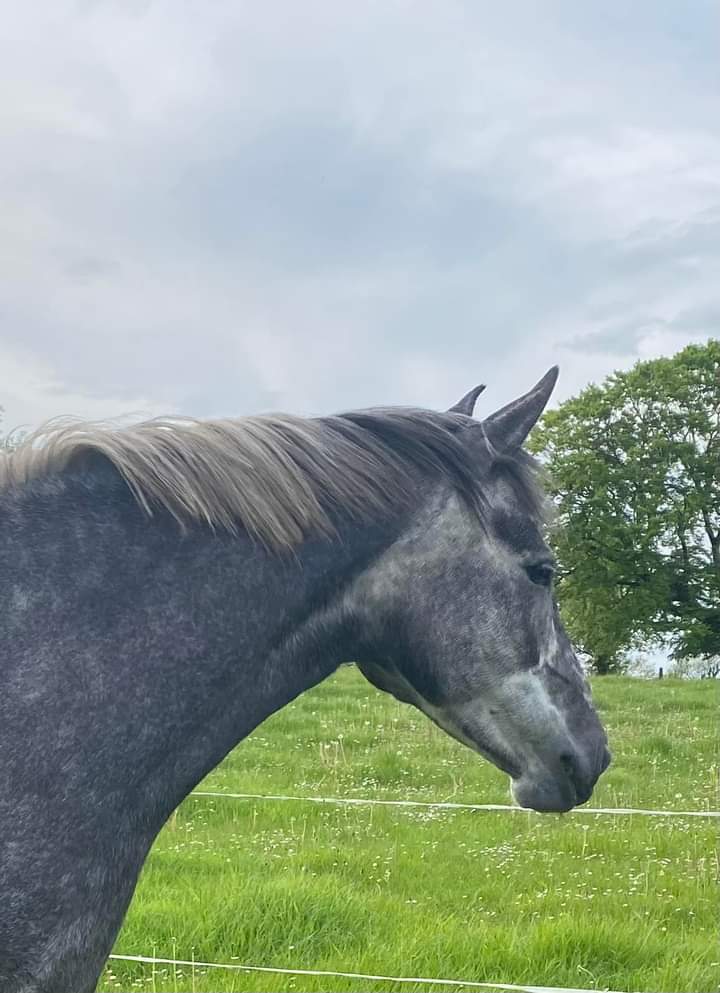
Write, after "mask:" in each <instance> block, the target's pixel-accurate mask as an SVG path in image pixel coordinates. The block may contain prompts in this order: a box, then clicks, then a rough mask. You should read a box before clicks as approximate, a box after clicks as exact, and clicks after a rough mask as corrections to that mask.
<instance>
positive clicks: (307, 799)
mask: <svg viewBox="0 0 720 993" xmlns="http://www.w3.org/2000/svg"><path fill="white" fill-rule="evenodd" d="M189 796H205V797H223V798H225V799H226V800H294V801H296V802H298V803H329V804H336V805H338V806H343V805H345V806H373V807H425V808H428V807H429V808H433V809H440V810H506V811H510V812H512V813H514V814H530V813H532V811H531V810H527V809H526V808H525V807H515V806H512V805H511V804H509V803H508V804H505V803H451V802H449V801H437V802H432V801H428V800H375V799H373V798H371V797H334V796H284V795H282V794H274V795H273V794H263V793H218V792H212V791H210V790H193V792H192V793H190V794H189ZM569 813H571V814H616V815H621V816H625V815H628V814H633V815H637V816H641V817H720V810H644V809H642V808H639V809H636V808H634V807H575V808H574V809H573V810H571V811H569Z"/></svg>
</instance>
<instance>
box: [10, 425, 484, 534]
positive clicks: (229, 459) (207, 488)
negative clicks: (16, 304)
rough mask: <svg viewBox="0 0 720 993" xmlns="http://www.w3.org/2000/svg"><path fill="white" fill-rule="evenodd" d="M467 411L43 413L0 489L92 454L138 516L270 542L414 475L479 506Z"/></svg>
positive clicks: (389, 491)
mask: <svg viewBox="0 0 720 993" xmlns="http://www.w3.org/2000/svg"><path fill="white" fill-rule="evenodd" d="M462 424H467V419H466V418H461V417H459V416H458V415H456V414H436V413H432V412H430V411H424V410H406V409H403V408H390V409H387V410H370V411H360V412H354V413H349V414H343V415H339V416H336V417H326V418H318V419H307V418H301V417H294V416H289V415H284V414H282V415H275V416H263V417H246V418H239V419H236V420H206V421H201V420H194V419H190V418H158V419H154V420H149V421H145V422H143V423H140V424H135V425H133V426H130V427H117V426H114V425H112V424H107V423H89V422H81V421H73V420H68V419H57V420H54V421H50V422H48V423H47V424H46V425H44V426H43V427H41V428H40V429H39V430H38V431H36V432H34V433H33V434H31V435H29V436H27V437H25V438H24V439H23V440H22V442H21V443H20V444H19V445H18V447H16V448H15V449H14V450H12V451H10V452H9V453H6V454H5V455H2V456H0V490H9V489H13V488H17V487H25V486H26V485H27V484H29V483H31V482H32V481H33V480H40V479H42V478H43V477H47V476H51V475H55V474H58V473H62V472H63V471H65V470H69V469H72V468H78V467H80V466H81V465H82V463H83V460H84V459H85V458H87V456H88V455H90V454H92V453H95V454H97V455H100V456H103V457H104V458H105V459H107V460H108V462H110V463H111V464H112V465H113V466H114V467H115V469H116V470H117V471H118V472H119V473H120V475H121V476H122V477H123V479H124V480H125V482H126V483H127V485H128V487H129V488H130V490H131V491H132V493H133V494H134V496H135V498H136V500H137V501H138V503H139V504H140V506H141V507H142V508H143V509H144V510H145V511H146V513H147V514H148V515H152V514H153V512H154V511H155V510H157V509H159V508H162V509H164V510H166V511H168V512H169V513H170V514H172V516H173V517H174V518H175V519H176V520H177V521H178V522H179V523H180V524H181V525H182V526H186V525H187V524H188V523H190V522H193V521H197V522H204V523H205V524H207V525H209V526H210V527H212V528H217V529H223V530H227V531H230V532H233V533H236V532H238V531H239V530H240V529H244V530H246V531H247V532H248V533H249V534H250V535H251V536H253V537H254V538H257V539H259V540H260V541H262V542H263V543H264V544H266V545H268V546H269V547H275V548H292V547H293V546H296V545H297V544H299V542H301V541H302V540H303V538H305V537H307V536H308V535H309V534H311V533H313V532H320V533H325V534H329V533H332V531H333V523H332V522H333V519H334V518H336V517H337V514H338V512H343V513H349V514H350V515H352V516H355V517H361V518H368V517H372V516H376V515H380V514H382V513H383V512H385V513H387V512H388V511H389V510H391V509H392V508H393V507H398V506H399V505H403V504H408V503H409V502H411V501H412V500H413V499H417V492H418V483H419V477H421V476H428V475H432V476H434V477H445V478H446V479H448V480H449V481H450V483H451V484H452V485H453V486H454V487H455V488H456V489H457V490H458V491H459V493H460V495H461V497H462V498H463V499H464V500H465V502H466V503H468V504H469V505H471V507H472V508H473V509H474V510H475V511H476V512H478V513H480V511H481V508H482V496H481V493H480V491H479V487H478V482H477V472H476V466H474V465H473V462H474V459H473V456H472V453H471V452H470V451H469V450H468V448H469V446H467V445H465V444H464V443H463V442H462V440H461V439H460V437H459V428H460V426H461V425H462Z"/></svg>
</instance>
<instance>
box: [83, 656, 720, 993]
mask: <svg viewBox="0 0 720 993" xmlns="http://www.w3.org/2000/svg"><path fill="white" fill-rule="evenodd" d="M594 693H595V698H596V700H597V703H598V705H599V707H600V708H601V710H602V712H603V717H604V720H605V722H606V725H607V726H608V729H609V733H610V738H611V745H612V749H613V753H614V763H613V765H612V767H611V769H610V770H609V772H608V773H606V775H605V776H604V777H603V779H602V781H601V784H600V785H599V787H598V789H597V791H596V793H595V796H594V797H593V800H592V805H593V806H612V807H618V806H623V807H628V806H632V807H652V808H655V809H675V810H701V809H717V808H718V798H717V791H718V751H717V704H718V686H717V684H716V683H715V682H713V681H709V680H708V681H702V682H679V681H675V680H669V679H668V680H663V681H661V682H660V681H654V682H644V681H636V680H632V679H626V678H607V679H605V680H599V681H596V682H595V685H594ZM201 788H203V789H207V790H217V791H220V792H239V793H260V794H271V793H280V794H293V795H306V796H312V795H323V796H356V797H361V796H364V797H378V798H386V799H401V798H412V799H419V800H448V799H452V800H456V801H465V802H470V803H488V802H499V803H506V802H508V788H507V780H506V777H505V776H503V775H502V774H500V773H499V772H498V771H497V770H495V769H493V768H492V767H491V766H490V765H488V764H487V763H485V762H483V761H481V760H480V759H478V758H477V756H475V755H473V754H472V753H471V752H469V751H467V750H466V749H464V748H462V746H460V745H458V744H456V743H455V742H453V741H451V740H450V739H449V738H447V737H446V736H445V735H443V734H442V733H441V732H440V731H438V730H437V729H436V728H435V727H434V726H433V725H431V724H430V723H429V722H428V721H426V720H425V719H423V718H422V717H421V716H420V715H418V714H417V713H416V712H415V711H412V710H411V709H409V708H407V707H404V706H401V705H399V704H397V703H395V702H394V701H393V700H391V699H389V698H387V697H385V696H383V695H381V694H379V693H377V692H375V691H374V690H373V689H372V688H371V687H370V686H369V685H368V684H367V683H365V681H364V680H363V679H362V677H361V676H360V675H359V673H357V672H356V671H355V670H354V669H349V668H344V669H343V670H341V671H340V672H339V673H338V674H337V675H336V676H335V677H334V678H333V679H331V680H329V681H328V682H326V683H324V684H323V685H322V686H320V687H318V688H317V689H315V690H314V691H312V692H311V693H307V694H305V695H304V696H303V697H300V698H299V699H298V700H297V701H295V702H294V703H293V704H292V705H291V706H290V707H287V708H286V709H285V710H283V711H281V712H280V713H279V714H277V715H275V716H274V717H273V718H272V719H271V720H269V721H267V722H266V723H265V724H264V725H263V726H262V727H260V728H259V729H258V730H257V732H256V733H255V734H254V735H252V736H251V737H250V738H249V739H247V740H246V741H245V742H243V743H242V744H241V745H240V746H239V747H238V748H237V749H236V750H235V751H234V752H233V753H232V754H231V755H229V756H228V757H227V759H226V760H225V761H224V762H223V763H222V765H221V766H219V767H218V768H217V769H215V770H214V771H213V772H212V773H211V775H210V776H209V777H208V778H207V780H206V781H205V783H204V784H203V786H202V787H201ZM717 826H718V825H717V821H712V820H710V819H707V820H702V819H697V818H682V817H678V818H654V817H652V818H649V817H634V816H633V817H627V816H599V815H598V816H592V815H590V816H587V815H584V816H579V815H568V816H564V817H563V816H556V815H545V816H540V815H537V814H530V813H488V812H480V811H443V810H437V809H423V808H394V807H338V806H320V805H315V804H308V803H300V802H287V801H286V802H279V801H242V800H232V799H215V798H200V797H195V798H193V797H190V798H188V799H187V800H186V801H185V803H184V804H183V805H182V807H181V808H180V809H179V811H178V813H177V817H176V818H175V819H174V821H171V822H170V823H169V824H168V825H167V826H166V828H165V829H164V831H163V832H162V834H161V835H160V837H159V838H158V840H157V843H156V845H155V847H154V849H153V851H152V853H151V855H150V858H149V860H148V862H147V865H146V867H145V870H144V872H143V875H142V878H141V881H140V884H139V886H138V889H137V892H136V896H135V900H134V902H133V904H132V907H131V909H130V913H129V915H128V918H127V921H126V923H125V926H124V928H123V931H122V933H121V934H120V937H119V939H118V942H117V946H116V949H115V951H116V952H118V953H125V954H145V955H155V956H160V957H166V958H180V959H191V958H194V959H196V960H200V961H207V962H227V963H230V962H242V963H249V964H255V965H266V966H279V967H287V968H304V969H328V970H337V971H346V972H347V971H350V972H363V973H375V974H377V973H380V974H386V975H395V976H408V975H415V976H430V977H433V976H434V977H442V978H455V979H466V980H476V981H488V982H493V981H495V982H506V983H516V984H522V983H525V984H528V985H530V984H532V985H546V986H569V987H572V986H579V987H583V988H586V989H595V988H597V989H600V990H601V989H605V988H611V989H614V990H628V991H636V990H643V991H648V993H710V991H713V990H716V989H717V988H718V973H719V969H718V964H719V963H720V951H718V948H717V944H716V938H715V935H716V930H717V915H718V910H719V908H720V900H719V899H718V893H717V879H718V856H717V852H716V850H715V842H716V839H717ZM413 989H417V990H419V989H422V990H431V989H434V990H440V989H442V987H439V986H428V985H423V986H417V987H416V986H410V985H404V986H398V985H397V984H395V985H393V984H392V983H388V982H374V983H373V982H368V981H359V980H350V979H327V978H313V977H291V976H275V975H270V974H257V973H256V974H253V973H241V972H237V973H234V972H222V971H220V970H205V969H203V968H201V967H196V968H194V969H193V968H190V967H187V968H186V967H177V968H174V967H173V966H152V965H147V964H145V965H135V964H128V963H123V962H120V961H112V962H111V963H110V965H109V967H108V969H107V970H106V973H105V975H104V977H103V980H102V983H101V986H100V990H102V991H112V990H123V991H129V990H143V991H158V993H161V991H182V993H186V991H187V993H189V991H196V993H207V991H213V993H220V991H231V990H232V991H246V990H247V991H280V990H306V991H345V990H347V991H354V993H364V991H368V990H378V991H389V990H406V991H407V990H413ZM445 989H447V987H445Z"/></svg>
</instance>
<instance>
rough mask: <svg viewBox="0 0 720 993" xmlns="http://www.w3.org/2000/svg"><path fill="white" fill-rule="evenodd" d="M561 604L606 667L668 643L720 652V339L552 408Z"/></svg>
mask: <svg viewBox="0 0 720 993" xmlns="http://www.w3.org/2000/svg"><path fill="white" fill-rule="evenodd" d="M530 446H531V448H532V450H533V451H534V452H535V453H536V454H538V455H539V456H540V458H541V460H542V461H543V462H544V463H545V464H546V466H547V469H548V471H549V487H550V490H551V492H552V494H553V496H554V498H555V501H556V504H557V520H556V522H555V527H554V534H553V543H554V545H555V549H556V553H557V556H558V561H559V565H560V569H559V575H558V599H559V601H560V605H561V609H562V612H563V617H564V619H565V621H566V623H567V625H568V628H569V630H570V633H571V635H572V636H573V637H574V639H575V641H576V643H577V644H578V646H579V647H580V648H581V649H582V650H583V651H585V652H586V653H587V654H588V655H589V656H590V658H591V660H592V664H593V667H594V668H595V670H596V671H597V672H608V671H611V670H612V669H614V668H618V667H620V666H621V665H622V662H623V660H624V658H625V655H626V653H627V651H628V650H629V649H631V648H637V647H641V646H643V645H647V644H649V643H652V642H660V641H664V642H666V643H669V644H670V646H671V651H672V654H673V656H674V657H675V658H677V659H688V658H694V657H700V658H706V659H712V658H716V657H718V656H720V341H718V340H712V339H711V340H710V341H708V342H707V344H704V345H690V346H688V347H687V348H685V349H684V350H683V351H681V352H679V353H678V354H677V355H675V356H673V357H672V358H660V359H653V360H651V361H646V362H638V363H637V364H636V365H635V366H634V367H633V368H632V369H631V370H629V371H628V372H617V373H614V374H613V375H611V376H609V377H608V378H607V379H606V380H605V382H604V383H602V385H600V386H596V385H592V386H589V387H587V388H586V389H585V390H583V391H582V393H580V394H579V395H578V396H576V397H574V398H572V399H570V400H568V401H566V402H565V403H563V404H562V405H561V406H560V407H559V409H557V410H552V411H548V412H547V413H546V414H545V416H544V418H543V419H542V422H541V423H540V424H539V425H538V427H537V428H536V429H535V431H534V432H533V435H532V437H531V440H530Z"/></svg>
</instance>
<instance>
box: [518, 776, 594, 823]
mask: <svg viewBox="0 0 720 993" xmlns="http://www.w3.org/2000/svg"><path fill="white" fill-rule="evenodd" d="M510 789H511V791H512V795H513V799H514V800H515V802H516V803H517V804H518V806H520V807H527V808H529V809H530V810H536V811H538V813H541V814H566V813H567V812H568V811H569V810H572V809H573V807H576V806H577V805H578V796H577V793H576V791H575V787H574V786H573V785H572V783H571V782H570V781H569V780H562V779H561V780H557V779H550V778H548V779H542V780H537V779H531V778H530V777H529V776H520V777H519V778H517V779H513V781H512V784H511V787H510Z"/></svg>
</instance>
